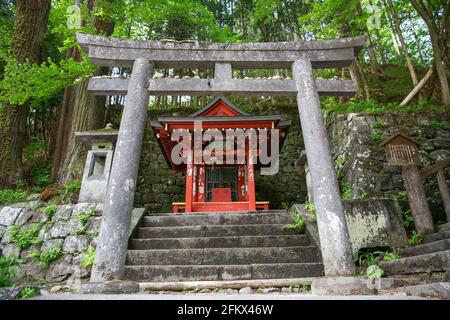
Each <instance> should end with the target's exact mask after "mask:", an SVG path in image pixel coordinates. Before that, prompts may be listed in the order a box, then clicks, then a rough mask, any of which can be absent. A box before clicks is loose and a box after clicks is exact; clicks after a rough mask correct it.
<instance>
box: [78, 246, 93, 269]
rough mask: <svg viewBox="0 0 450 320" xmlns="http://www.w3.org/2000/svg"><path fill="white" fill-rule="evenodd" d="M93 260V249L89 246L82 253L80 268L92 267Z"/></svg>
mask: <svg viewBox="0 0 450 320" xmlns="http://www.w3.org/2000/svg"><path fill="white" fill-rule="evenodd" d="M94 260H95V248H94V247H93V246H89V247H88V248H87V249H86V251H85V252H84V253H83V260H82V261H81V264H80V266H81V267H82V268H87V267H92V266H93V265H94Z"/></svg>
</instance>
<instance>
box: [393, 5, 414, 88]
mask: <svg viewBox="0 0 450 320" xmlns="http://www.w3.org/2000/svg"><path fill="white" fill-rule="evenodd" d="M388 3H389V9H390V11H391V15H392V19H393V20H394V25H395V28H396V31H397V36H398V39H399V41H400V45H401V48H402V51H403V55H404V56H405V60H406V65H407V67H408V70H409V73H410V75H411V79H412V82H413V85H414V87H415V86H417V84H418V83H419V80H418V79H417V73H416V70H415V69H414V63H413V60H412V59H411V55H410V54H409V49H408V45H407V44H406V41H405V37H404V36H403V32H402V28H401V26H400V21H399V18H398V16H397V12H396V11H395V7H394V4H393V2H392V0H388Z"/></svg>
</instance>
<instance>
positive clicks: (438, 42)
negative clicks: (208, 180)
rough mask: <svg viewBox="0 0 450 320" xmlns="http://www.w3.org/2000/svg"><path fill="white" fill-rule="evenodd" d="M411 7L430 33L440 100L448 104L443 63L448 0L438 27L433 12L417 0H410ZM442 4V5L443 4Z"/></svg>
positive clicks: (446, 38) (446, 80) (447, 87)
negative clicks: (439, 87)
mask: <svg viewBox="0 0 450 320" xmlns="http://www.w3.org/2000/svg"><path fill="white" fill-rule="evenodd" d="M410 1H411V4H412V5H413V7H414V8H415V9H416V10H417V12H418V13H419V14H420V16H421V17H422V19H423V20H424V21H425V23H426V25H427V27H428V32H429V34H430V39H431V45H432V48H433V57H434V64H435V67H436V74H437V76H438V79H439V83H440V86H441V102H442V103H443V104H447V105H450V88H449V83H448V78H447V67H446V65H445V63H444V60H445V57H446V50H447V48H446V46H447V44H446V42H447V41H448V36H447V37H446V33H447V32H448V28H449V21H448V20H449V11H450V1H448V2H447V4H446V5H445V7H444V8H443V9H444V12H443V15H442V18H441V22H440V26H439V27H438V26H437V25H436V23H435V19H434V17H433V13H432V12H430V11H429V9H428V8H427V7H426V6H424V5H423V4H421V3H418V2H417V0H410ZM443 6H444V5H443Z"/></svg>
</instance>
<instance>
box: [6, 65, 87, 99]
mask: <svg viewBox="0 0 450 320" xmlns="http://www.w3.org/2000/svg"><path fill="white" fill-rule="evenodd" d="M92 71H93V66H92V64H91V63H90V61H89V60H88V59H84V60H83V62H82V63H79V62H76V61H74V60H72V59H69V60H61V61H60V62H59V63H55V62H53V61H52V60H51V59H48V61H47V62H44V63H42V64H40V65H39V64H32V63H30V62H24V63H18V62H17V61H15V60H13V59H9V60H8V64H7V66H6V69H5V74H4V78H3V80H2V81H1V82H0V91H1V92H2V95H1V96H0V103H8V104H12V105H24V104H26V103H31V105H32V106H34V107H38V106H39V104H40V103H42V102H44V101H46V100H47V99H49V98H50V97H53V96H55V95H57V94H59V93H60V92H61V90H63V89H64V88H65V87H67V86H68V85H70V84H71V83H73V82H74V80H75V79H79V78H83V77H86V76H88V75H89V74H91V73H92ZM18 83H20V84H21V85H20V86H18V85H17V84H18Z"/></svg>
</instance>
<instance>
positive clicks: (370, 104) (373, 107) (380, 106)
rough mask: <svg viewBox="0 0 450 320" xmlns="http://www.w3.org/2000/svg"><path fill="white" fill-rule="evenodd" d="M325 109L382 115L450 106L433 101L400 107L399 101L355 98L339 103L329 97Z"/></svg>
mask: <svg viewBox="0 0 450 320" xmlns="http://www.w3.org/2000/svg"><path fill="white" fill-rule="evenodd" d="M324 109H325V110H327V111H333V112H336V113H362V114H374V115H382V114H386V113H393V112H422V111H427V112H429V111H436V112H442V111H448V110H450V106H446V105H440V104H432V103H423V104H419V103H417V104H414V103H411V104H407V105H406V106H403V107H400V106H399V104H398V103H382V102H378V101H375V100H369V101H360V102H356V101H354V100H353V101H351V102H346V103H338V102H337V101H336V100H335V99H328V100H326V101H325V103H324Z"/></svg>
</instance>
